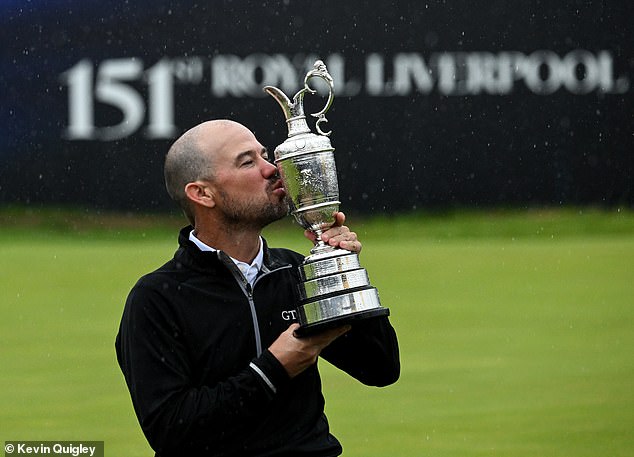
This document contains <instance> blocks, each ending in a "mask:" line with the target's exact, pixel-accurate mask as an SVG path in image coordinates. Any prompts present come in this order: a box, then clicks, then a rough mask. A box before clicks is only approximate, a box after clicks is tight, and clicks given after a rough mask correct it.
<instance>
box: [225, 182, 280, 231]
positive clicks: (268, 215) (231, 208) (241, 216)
mask: <svg viewBox="0 0 634 457" xmlns="http://www.w3.org/2000/svg"><path fill="white" fill-rule="evenodd" d="M219 195H220V198H222V202H223V205H222V206H223V215H224V217H225V222H226V223H227V225H230V226H232V227H235V228H252V229H257V230H261V229H263V228H264V227H266V226H267V225H269V224H271V223H272V222H275V221H278V220H280V219H282V218H283V217H285V216H286V215H287V214H288V211H289V204H288V201H287V199H286V198H283V199H281V200H280V201H279V202H278V203H275V202H273V201H270V200H267V201H266V202H265V203H264V204H263V203H261V202H258V201H256V200H249V201H240V200H238V199H236V198H233V197H232V196H230V195H229V194H227V193H226V192H224V191H222V190H220V191H219Z"/></svg>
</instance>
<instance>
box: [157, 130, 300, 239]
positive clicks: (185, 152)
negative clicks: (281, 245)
mask: <svg viewBox="0 0 634 457" xmlns="http://www.w3.org/2000/svg"><path fill="white" fill-rule="evenodd" d="M164 171H165V183H166V187H167V192H168V193H169V195H170V196H171V197H172V199H174V200H175V201H177V202H178V203H179V204H180V205H181V208H182V209H183V211H184V212H185V214H186V216H187V218H188V219H189V221H190V222H191V223H192V225H195V224H196V223H198V222H199V221H198V220H196V215H197V214H198V215H199V216H200V215H202V214H206V215H211V214H213V215H214V216H215V219H216V221H218V222H221V223H224V224H233V225H237V226H240V225H242V226H245V225H249V226H250V227H251V226H252V227H259V228H262V227H264V226H265V225H267V224H269V223H270V222H273V221H275V220H277V219H280V218H281V217H283V216H285V215H286V213H287V211H288V204H287V202H286V199H285V195H286V194H285V192H284V189H283V188H282V184H281V181H280V180H279V177H278V176H277V169H276V167H275V166H274V165H273V164H271V163H270V162H269V161H268V152H267V150H266V148H265V147H264V146H262V144H260V142H259V141H258V140H257V139H256V138H255V136H254V135H253V133H252V132H251V131H250V130H249V129H247V128H246V127H244V126H243V125H241V124H239V123H237V122H234V121H229V120H214V121H208V122H204V123H202V124H200V125H197V126H196V127H194V128H192V129H190V130H188V131H187V132H185V133H184V134H183V135H182V136H181V137H180V138H179V139H178V140H176V142H174V144H173V145H172V147H171V148H170V150H169V151H168V153H167V157H166V159H165V170H164Z"/></svg>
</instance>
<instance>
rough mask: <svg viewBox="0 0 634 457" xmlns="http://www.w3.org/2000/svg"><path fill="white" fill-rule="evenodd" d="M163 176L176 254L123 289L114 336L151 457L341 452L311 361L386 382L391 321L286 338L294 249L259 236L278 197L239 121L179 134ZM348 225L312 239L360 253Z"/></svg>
mask: <svg viewBox="0 0 634 457" xmlns="http://www.w3.org/2000/svg"><path fill="white" fill-rule="evenodd" d="M164 173H165V182H166V187H167V191H168V193H169V195H170V196H171V198H172V199H174V200H175V201H176V202H177V203H178V204H179V205H180V207H181V208H182V210H183V212H184V213H185V215H186V217H187V219H188V221H189V223H190V225H189V226H188V227H185V228H184V229H182V230H181V232H180V235H179V249H178V250H177V251H176V253H175V255H174V257H173V259H171V260H170V261H168V262H167V263H166V264H165V265H163V266H162V267H160V268H158V269H157V270H155V271H154V272H152V273H149V274H147V275H145V276H144V277H142V278H141V279H140V280H139V281H138V282H137V283H136V285H135V286H134V287H133V289H132V290H131V292H130V294H129V296H128V299H127V301H126V304H125V308H124V312H123V316H122V319H121V325H120V329H119V334H118V335H117V339H116V351H117V359H118V361H119V365H120V367H121V370H122V371H123V374H124V376H125V379H126V383H127V385H128V388H129V390H130V395H131V398H132V403H133V405H134V409H135V412H136V415H137V417H138V419H139V423H140V425H141V428H142V430H143V432H144V434H145V436H146V438H147V440H148V442H149V444H150V445H151V446H152V448H153V449H154V450H155V452H156V454H155V455H156V456H160V457H171V456H189V457H191V456H337V455H340V454H341V452H342V447H341V445H340V443H339V442H338V441H337V439H336V438H335V437H334V436H333V435H332V434H330V431H329V427H328V422H327V419H326V417H325V415H324V398H323V396H322V392H321V380H320V376H319V371H318V367H317V359H318V358H319V357H320V356H321V357H322V358H324V359H325V360H328V361H329V362H330V363H332V364H333V365H335V366H337V367H338V368H340V369H342V370H343V371H345V372H347V373H348V374H350V375H351V376H353V377H355V378H356V379H358V380H359V381H361V382H362V383H364V384H367V385H374V386H385V385H388V384H391V383H393V382H395V381H396V380H397V379H398V377H399V372H400V363H399V354H398V343H397V339H396V334H395V332H394V329H393V328H392V326H391V325H390V323H389V320H388V318H387V317H381V318H377V319H373V320H369V321H367V322H363V323H359V324H355V326H354V327H353V328H350V327H349V326H343V327H340V328H335V329H331V330H327V331H324V332H323V333H320V334H317V335H312V336H310V337H302V338H299V337H297V336H296V335H295V333H294V331H295V329H297V327H298V324H297V323H296V322H295V321H296V318H295V316H296V313H295V309H296V307H297V304H298V302H299V296H298V289H297V285H298V283H299V281H300V278H299V276H298V270H297V268H298V266H299V265H300V264H301V262H302V260H303V256H302V255H301V254H299V253H296V252H292V251H290V250H288V249H282V248H269V247H268V246H267V244H266V241H265V240H264V239H263V238H262V237H261V232H262V229H263V228H264V227H266V226H267V225H268V224H270V223H271V222H274V221H276V220H278V219H280V218H282V217H284V216H285V215H286V214H287V213H288V202H287V199H286V192H285V190H284V187H283V185H282V182H281V180H280V178H279V175H278V173H277V168H276V167H275V166H274V165H273V164H271V162H270V160H269V157H268V151H267V150H266V148H265V147H264V146H262V144H260V142H259V141H258V140H257V139H256V137H255V136H254V135H253V133H252V132H251V131H250V130H249V129H247V128H246V127H244V126H243V125H241V124H239V123H237V122H233V121H229V120H215V121H209V122H205V123H203V124H200V125H198V126H196V127H194V128H192V129H191V130H189V131H187V132H186V133H185V134H183V136H181V137H180V138H179V139H178V140H177V141H176V142H175V143H174V144H173V145H172V147H171V148H170V150H169V151H168V153H167V156H166V159H165V168H164ZM344 222H345V216H344V215H343V213H337V214H336V223H335V225H334V226H333V227H332V228H331V229H330V230H328V231H326V232H325V233H324V234H323V235H322V239H323V240H324V241H325V242H327V243H329V244H330V245H332V246H338V247H341V248H344V249H348V250H350V251H354V252H360V251H361V243H360V242H359V240H358V239H357V236H356V234H355V233H354V232H352V231H350V230H349V228H348V227H346V226H345V225H344ZM306 236H307V237H309V238H311V235H310V233H308V232H307V233H306Z"/></svg>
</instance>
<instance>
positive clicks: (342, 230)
mask: <svg viewBox="0 0 634 457" xmlns="http://www.w3.org/2000/svg"><path fill="white" fill-rule="evenodd" d="M345 221H346V215H345V214H343V213H342V212H339V213H335V223H334V224H333V225H332V227H330V228H329V229H328V230H326V231H325V232H324V233H322V234H321V239H322V241H323V242H324V243H326V244H328V245H330V246H333V247H339V248H341V249H347V250H348V251H352V252H356V253H357V254H358V253H359V252H361V248H362V246H361V242H360V241H359V240H358V239H357V234H356V233H354V232H351V231H350V229H349V228H348V227H346V226H345V225H343V224H344V222H345ZM304 235H305V236H306V238H308V239H309V240H311V241H312V242H313V243H314V242H315V234H314V233H313V232H311V231H310V230H306V231H305V232H304Z"/></svg>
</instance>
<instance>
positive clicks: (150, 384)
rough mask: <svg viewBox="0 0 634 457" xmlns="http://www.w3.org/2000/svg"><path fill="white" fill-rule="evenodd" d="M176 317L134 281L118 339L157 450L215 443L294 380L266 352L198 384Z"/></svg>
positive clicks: (136, 403)
mask: <svg viewBox="0 0 634 457" xmlns="http://www.w3.org/2000/svg"><path fill="white" fill-rule="evenodd" d="M176 322H177V319H175V318H174V316H173V315H172V314H171V310H170V307H169V306H168V305H167V303H166V301H165V300H164V298H163V297H162V296H161V295H160V293H157V292H156V291H153V290H151V289H147V288H144V287H142V286H139V285H137V286H135V288H134V289H133V290H132V292H131V293H130V295H129V296H128V300H127V302H126V306H125V309H124V313H123V317H122V320H121V326H120V329H119V334H118V335H117V339H116V350H117V359H118V362H119V365H120V366H121V370H122V371H123V373H124V376H125V379H126V383H127V385H128V389H129V390H130V395H131V398H132V403H133V405H134V409H135V412H136V415H137V418H138V420H139V423H140V425H141V428H142V429H143V432H144V434H145V436H146V438H147V439H148V442H149V443H150V445H151V446H152V448H153V449H154V450H155V451H156V452H157V453H163V452H165V453H169V452H170V451H172V452H174V451H175V450H178V449H181V450H182V449H183V448H187V447H189V446H192V445H193V446H196V445H200V442H199V440H200V439H202V437H204V439H205V441H209V442H213V440H214V439H215V438H219V437H222V435H223V433H225V432H226V431H228V430H229V431H230V430H232V429H233V428H235V427H234V425H235V424H240V423H244V422H245V421H249V420H251V419H253V418H255V417H257V416H258V415H259V413H261V412H262V411H263V410H264V409H265V408H266V406H267V405H269V404H270V402H271V401H272V399H273V397H274V395H275V393H276V391H277V389H278V388H281V387H283V386H284V385H285V384H286V383H288V382H289V379H288V375H287V374H286V371H285V370H284V368H283V367H282V366H281V365H280V364H279V362H278V361H277V360H276V359H275V357H273V355H272V354H270V353H269V352H268V351H265V352H264V353H263V354H262V355H260V356H259V357H257V358H255V359H253V360H252V361H251V362H250V363H248V364H247V365H246V366H245V367H244V369H243V370H242V371H240V372H239V373H236V374H235V375H233V376H230V377H229V378H227V379H225V380H223V381H221V382H219V383H217V384H216V385H212V386H207V385H203V386H196V385H193V382H192V374H191V372H190V368H189V364H188V363H187V360H188V355H187V351H186V348H185V347H184V345H183V343H182V340H181V339H180V338H179V334H182V329H179V328H178V327H177V324H176Z"/></svg>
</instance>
